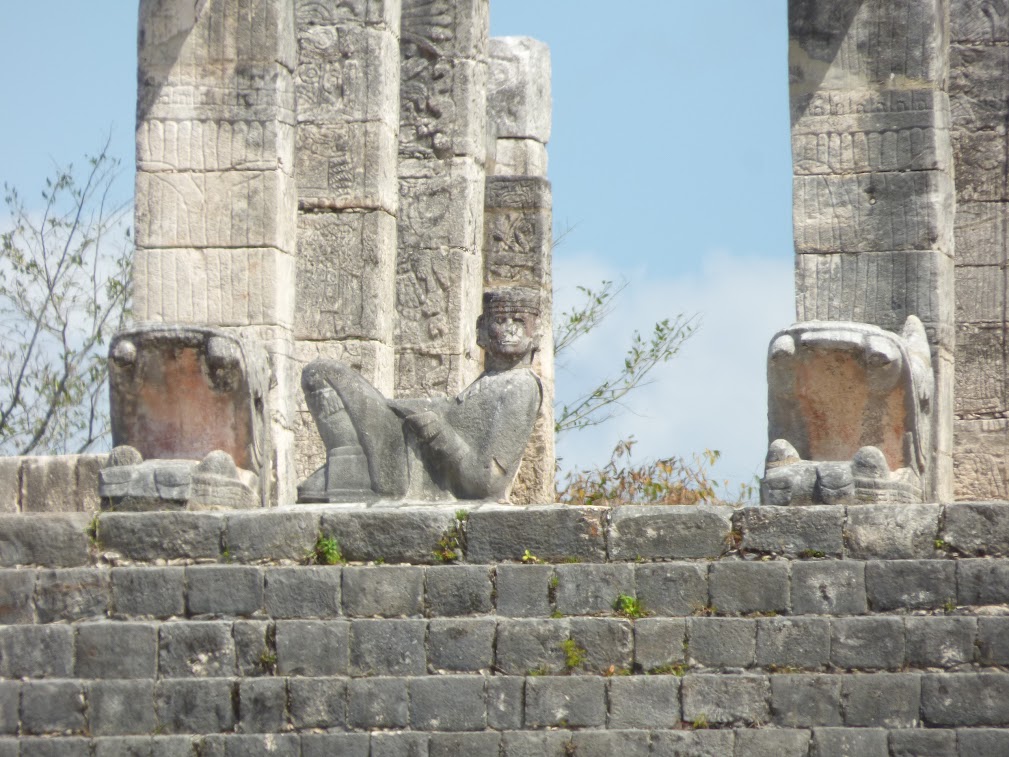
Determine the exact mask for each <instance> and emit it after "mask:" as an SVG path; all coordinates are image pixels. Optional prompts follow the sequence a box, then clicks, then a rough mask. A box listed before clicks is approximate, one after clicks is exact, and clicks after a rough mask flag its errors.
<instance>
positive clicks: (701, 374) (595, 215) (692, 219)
mask: <svg viewBox="0 0 1009 757" xmlns="http://www.w3.org/2000/svg"><path fill="white" fill-rule="evenodd" d="M10 5H11V7H9V8H5V9H4V24H3V31H2V32H0V42H2V43H0V71H2V72H3V80H2V81H3V85H2V86H3V93H4V100H5V102H6V107H5V108H4V111H5V115H6V118H4V119H0V145H3V147H2V151H0V180H2V181H5V182H9V183H12V184H14V185H15V186H17V187H19V189H20V190H21V192H22V194H23V195H24V196H26V197H27V198H31V197H32V196H34V195H35V194H36V193H37V191H38V189H39V188H41V183H42V181H43V179H44V177H45V176H46V175H47V174H48V173H49V170H50V168H51V166H52V165H53V163H60V164H63V163H67V162H71V161H80V160H81V159H82V157H83V156H84V155H85V154H87V153H89V152H94V151H95V150H96V149H97V148H98V147H99V146H100V144H101V143H102V141H103V139H104V137H105V135H107V134H109V133H110V132H111V135H112V152H113V153H114V154H116V155H118V156H120V157H121V158H122V159H123V161H124V164H125V171H124V177H123V181H122V183H121V186H122V192H123V193H124V195H125V194H127V193H129V192H130V191H132V170H133V167H132V163H133V127H134V100H135V92H136V7H137V4H136V2H135V0H134V1H133V2H129V1H128V0H127V1H124V0H116V1H115V2H114V1H113V0H91V1H90V2H87V3H82V2H80V0H74V1H73V2H71V1H70V0H46V2H35V3H17V4H10ZM491 23H492V33H493V34H495V35H527V36H532V37H537V38H539V39H542V40H544V41H546V42H547V43H548V44H549V45H550V47H551V50H552V56H553V71H554V79H553V96H554V129H553V137H552V140H551V145H550V178H551V180H552V182H553V185H554V202H555V207H554V223H555V231H556V232H557V233H560V232H563V231H565V230H566V229H569V228H570V229H571V231H570V232H569V233H568V234H567V236H566V237H565V239H564V242H563V244H562V245H561V246H560V247H558V249H557V250H556V252H555V260H554V265H555V268H554V278H555V289H556V300H557V304H558V306H559V308H560V309H564V308H566V307H568V306H570V303H571V302H572V297H573V296H574V292H575V286H576V285H577V284H587V285H590V286H591V285H595V284H598V282H599V281H600V280H602V279H604V278H624V279H626V280H627V282H628V287H627V289H626V290H625V292H624V294H623V296H622V298H621V302H620V304H619V307H618V309H617V311H616V312H615V313H614V314H613V316H611V318H610V319H609V321H608V322H607V324H605V325H604V327H602V328H600V329H599V331H598V332H597V333H595V334H593V335H591V336H590V337H588V338H587V339H586V340H585V341H584V343H583V344H582V345H581V347H580V349H578V350H576V351H575V352H574V353H572V354H571V355H568V356H566V358H565V359H564V360H563V361H562V365H561V366H560V369H559V371H558V393H559V395H560V396H562V397H563V396H568V397H571V396H573V395H574V394H575V393H576V392H577V391H578V388H579V387H580V386H581V387H586V386H588V385H589V384H590V383H591V382H592V381H593V380H594V379H597V378H599V377H601V376H602V375H603V374H605V373H607V372H611V371H612V370H616V369H617V368H618V367H619V364H620V362H621V360H622V354H623V350H624V348H625V346H626V345H627V344H628V343H629V340H630V334H631V332H633V330H634V329H639V330H642V331H649V330H650V329H651V325H652V324H653V323H655V322H656V321H657V320H660V319H661V318H665V317H669V316H673V315H675V314H676V313H679V312H685V313H699V314H700V315H701V318H702V321H703V324H702V327H701V330H700V332H699V333H698V334H697V336H695V337H694V339H692V340H691V342H690V343H688V344H687V345H686V347H685V348H684V350H683V352H682V353H681V355H680V356H679V357H678V358H677V359H676V360H675V361H674V362H673V363H671V364H670V365H668V366H666V367H665V368H664V369H662V370H661V371H659V372H658V375H657V376H656V381H655V382H654V383H653V384H652V385H650V386H649V387H647V388H645V389H643V390H641V391H640V392H639V393H638V394H637V395H636V397H635V398H634V401H633V402H632V405H631V408H630V410H629V411H628V412H627V413H625V414H623V415H622V416H620V417H618V418H617V419H615V420H614V421H611V422H610V423H609V424H607V425H605V426H603V427H600V428H599V429H596V430H594V431H591V432H583V433H580V434H577V435H572V436H570V437H567V438H564V439H562V440H561V446H560V450H561V454H562V457H563V458H564V462H565V465H571V464H582V465H590V464H596V463H602V462H604V461H605V460H606V459H607V458H608V453H609V450H610V449H611V448H612V447H613V445H614V444H615V443H616V441H617V440H618V439H620V438H624V437H626V436H628V435H630V434H634V435H635V436H636V437H637V438H638V439H639V440H640V444H639V445H638V453H639V456H640V457H641V458H642V459H643V458H645V457H655V456H666V455H672V454H679V455H688V454H690V453H691V452H694V451H699V450H701V449H705V448H712V449H720V450H722V452H723V460H722V461H721V462H720V464H719V467H718V468H717V469H716V473H718V474H720V475H722V476H723V477H728V478H731V479H732V480H734V481H746V480H750V479H752V477H753V475H754V474H756V473H759V471H760V469H761V463H762V459H763V453H764V450H765V448H766V388H765V384H764V355H765V354H766V346H767V343H768V341H769V340H770V338H771V336H772V334H773V333H774V331H775V330H777V329H779V328H783V327H785V326H787V325H788V324H789V323H791V321H792V320H793V317H794V306H793V299H792V239H791V181H790V179H791V166H790V156H789V125H788V100H787V84H788V69H787V20H786V2H785V0H762V1H761V2H759V3H755V2H753V0H724V2H721V3H697V2H686V1H685V0H637V2H634V3H611V2H607V3H603V2H599V0H492V22H491Z"/></svg>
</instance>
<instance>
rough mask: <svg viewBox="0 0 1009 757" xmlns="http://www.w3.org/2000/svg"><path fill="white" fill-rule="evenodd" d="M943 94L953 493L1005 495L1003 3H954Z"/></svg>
mask: <svg viewBox="0 0 1009 757" xmlns="http://www.w3.org/2000/svg"><path fill="white" fill-rule="evenodd" d="M950 20H951V25H950V37H951V46H950V73H949V96H950V108H951V115H952V119H951V129H952V141H953V160H954V165H955V173H956V200H957V208H956V225H955V237H956V370H955V376H956V384H955V395H956V408H955V410H956V415H955V420H954V424H955V425H954V432H955V444H954V448H953V462H954V466H955V474H956V491H955V495H956V498H957V499H1003V500H1004V499H1009V468H1007V464H1006V460H1007V455H1009V425H1007V424H1009V421H1007V419H1006V416H1007V414H1009V405H1007V397H1006V376H1007V370H1009V363H1007V352H1006V321H1007V316H1009V313H1007V312H1006V275H1007V274H1006V248H1007V235H1006V220H1007V218H1009V214H1007V210H1009V204H1007V203H1009V189H1007V185H1006V176H1007V175H1009V162H1007V153H1006V150H1007V149H1009V141H1007V139H1009V138H1007V135H1006V123H1007V121H1009V79H1007V76H1006V72H1007V71H1009V48H1007V47H1006V43H1007V42H1009V9H1007V8H1006V6H1005V5H1004V4H1002V3H991V2H979V0H951V5H950Z"/></svg>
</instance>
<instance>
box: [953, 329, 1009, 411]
mask: <svg viewBox="0 0 1009 757" xmlns="http://www.w3.org/2000/svg"><path fill="white" fill-rule="evenodd" d="M1004 347H1005V333H1004V331H1003V327H1002V326H1001V325H988V326H984V325H974V324H963V325H961V326H959V327H958V328H957V344H956V367H957V370H956V390H955V395H956V411H957V416H958V417H959V418H970V417H971V416H974V417H986V416H987V417H992V416H994V415H996V414H997V413H998V412H999V411H1000V410H1001V409H1002V408H1004V407H1005V406H1006V404H1005V403H1006V393H1005V368H1004V357H1003V349H1004Z"/></svg>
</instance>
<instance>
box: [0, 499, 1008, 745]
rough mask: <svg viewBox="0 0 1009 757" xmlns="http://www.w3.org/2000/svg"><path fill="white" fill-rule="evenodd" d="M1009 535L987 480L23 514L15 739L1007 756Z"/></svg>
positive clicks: (11, 627)
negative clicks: (315, 561)
mask: <svg viewBox="0 0 1009 757" xmlns="http://www.w3.org/2000/svg"><path fill="white" fill-rule="evenodd" d="M320 535H322V536H324V537H329V538H335V539H336V540H337V541H338V542H339V544H340V547H341V550H342V554H343V556H344V557H346V558H347V559H349V560H351V562H350V563H349V564H337V565H324V566H323V565H309V564H307V563H306V556H307V555H308V554H310V553H311V552H313V550H314V549H315V547H316V546H317V540H318V539H319V538H320ZM1007 537H1009V509H1007V508H1004V507H1001V506H997V505H985V504H957V505H949V506H945V507H944V506H938V505H922V506H917V507H907V508H892V507H875V506H865V507H850V508H847V509H845V508H842V507H810V508H792V509H781V510H776V509H771V508H768V509H745V510H741V511H732V510H731V509H728V508H707V507H683V508H639V507H625V508H618V509H615V510H607V509H603V508H574V507H562V506H552V507H546V506H545V507H531V508H501V507H497V506H480V507H475V508H472V509H470V511H469V512H468V513H462V512H458V513H454V512H452V511H450V510H445V509H434V508H424V507H409V506H407V507H402V508H370V509H368V508H363V507H361V508H354V507H334V506H322V507H311V508H282V509H280V510H273V511H266V512H246V513H237V512H231V513H192V512H182V513H145V514H132V513H122V514H116V513H109V514H101V515H99V516H97V518H94V519H93V518H92V517H91V516H89V515H87V514H53V515H47V516H41V515H40V516H31V517H26V516H23V515H6V516H0V565H2V568H0V594H2V596H3V597H5V600H4V602H2V603H0V624H2V625H0V754H2V755H7V754H11V755H14V754H20V755H26V754H28V755H42V754H45V755H82V754H83V755H96V757H97V756H104V755H134V754H143V755H159V756H161V755H173V756H174V755H191V756H193V757H195V756H196V755H200V756H201V757H205V756H206V755H239V754H241V755H256V754H264V755H265V754H271V755H276V754H281V755H298V756H299V757H305V755H309V756H313V755H322V754H346V755H361V757H368V756H369V755H370V756H373V757H378V756H379V755H403V754H409V755H428V756H434V755H437V756H448V755H453V756H455V755H459V756H460V757H461V756H462V755H497V756H499V757H518V756H519V755H558V756H564V757H568V756H569V755H572V754H574V755H582V756H583V757H584V756H585V755H597V754H598V755H602V754H631V755H670V756H671V755H685V754H690V755H712V756H714V755H718V757H724V756H725V755H739V757H743V756H744V755H745V756H746V757H753V756H754V755H758V756H759V755H765V754H766V755H772V754H773V755H796V756H799V755H802V756H803V757H806V756H811V755H817V756H818V757H825V756H826V755H844V754H858V755H860V757H872V756H874V755H879V756H880V757H883V756H885V757H896V756H897V755H916V756H917V757H921V756H922V755H950V756H952V755H957V756H962V757H967V755H970V757H979V756H982V757H983V756H985V755H1003V754H1005V753H1006V752H1007V751H1009V674H1006V673H1005V672H1004V666H1006V665H1007V664H1009V647H1007V645H1006V644H1005V638H1006V637H1007V632H1009V618H1007V617H1005V607H1006V605H1007V604H1009V590H1007V589H1006V586H1007V582H1006V580H1005V578H1006V576H1009V548H1007V547H1006V545H1007V544H1009V538H1007ZM523 558H525V561H524V562H523ZM446 559H449V560H451V559H454V560H456V562H455V563H454V564H449V563H446V562H445V560H446ZM630 600H634V601H630ZM19 749H20V752H19V751H18V750H19Z"/></svg>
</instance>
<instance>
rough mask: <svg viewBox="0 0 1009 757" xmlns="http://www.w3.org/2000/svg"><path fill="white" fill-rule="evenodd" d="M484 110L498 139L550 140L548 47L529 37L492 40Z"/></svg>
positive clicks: (550, 104)
mask: <svg viewBox="0 0 1009 757" xmlns="http://www.w3.org/2000/svg"><path fill="white" fill-rule="evenodd" d="M489 65H490V85H489V87H488V92H487V108H488V110H489V113H490V120H491V124H492V128H493V130H494V132H495V134H496V135H497V137H498V138H499V139H500V138H509V139H532V140H536V141H537V142H541V143H543V144H546V143H547V142H549V141H550V127H551V112H552V102H551V95H550V48H549V47H548V46H547V45H546V44H545V43H543V42H540V41H539V40H536V39H531V38H530V37H493V38H491V40H490V46H489Z"/></svg>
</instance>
